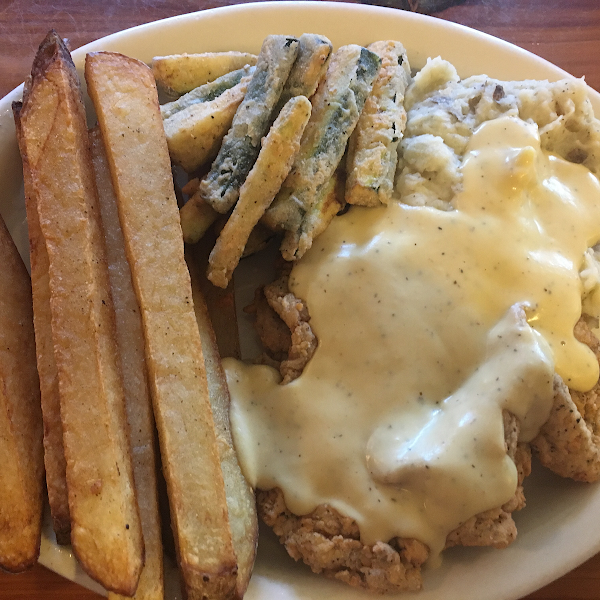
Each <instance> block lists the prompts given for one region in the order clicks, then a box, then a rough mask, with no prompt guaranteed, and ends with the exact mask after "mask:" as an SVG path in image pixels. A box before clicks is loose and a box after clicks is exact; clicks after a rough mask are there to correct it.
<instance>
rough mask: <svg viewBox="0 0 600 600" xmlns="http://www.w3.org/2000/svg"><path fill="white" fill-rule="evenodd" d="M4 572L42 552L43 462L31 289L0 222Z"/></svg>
mask: <svg viewBox="0 0 600 600" xmlns="http://www.w3.org/2000/svg"><path fill="white" fill-rule="evenodd" d="M0 261H1V262H2V269H1V270H0V287H1V289H2V294H0V349H1V350H0V460H2V470H1V471H0V567H1V568H3V569H6V570H7V571H13V572H18V571H23V570H25V569H27V568H28V567H31V566H33V565H34V564H35V563H36V561H37V558H38V555H39V552H40V537H41V531H42V508H43V498H44V463H43V461H44V458H43V448H42V436H43V433H42V414H41V410H40V386H39V379H38V374H37V371H36V362H35V340H34V331H33V311H32V300H31V283H30V280H29V275H28V274H27V269H26V268H25V265H24V264H23V261H22V260H21V257H20V256H19V253H18V252H17V249H16V247H15V245H14V243H13V241H12V239H11V237H10V234H9V233H8V230H7V229H6V226H5V224H4V221H3V220H2V218H0Z"/></svg>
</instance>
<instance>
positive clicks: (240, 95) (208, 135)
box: [163, 76, 250, 173]
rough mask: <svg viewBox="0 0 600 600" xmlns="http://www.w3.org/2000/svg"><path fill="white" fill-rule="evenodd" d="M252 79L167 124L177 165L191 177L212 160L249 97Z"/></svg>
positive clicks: (183, 112) (186, 109)
mask: <svg viewBox="0 0 600 600" xmlns="http://www.w3.org/2000/svg"><path fill="white" fill-rule="evenodd" d="M249 82H250V76H247V77H244V78H243V79H242V80H241V81H240V82H239V83H238V84H237V85H235V86H233V87H232V88H229V89H228V90H225V91H224V92H223V93H222V94H221V95H219V96H218V97H216V98H214V99H213V100H209V101H206V102H197V103H195V104H192V105H190V106H188V107H186V108H184V109H182V110H180V111H178V112H175V113H174V114H173V115H171V116H170V117H169V118H167V119H165V120H164V123H163V125H164V128H165V133H166V135H167V144H168V146H169V153H170V154H171V158H172V159H173V162H175V163H177V164H179V165H181V166H182V167H183V169H184V170H185V171H187V172H188V173H190V172H192V171H195V170H196V169H197V168H198V167H200V166H202V165H203V164H204V163H206V162H208V161H209V160H212V159H213V158H214V157H215V156H216V155H217V153H218V151H219V147H220V146H221V142H222V140H223V137H224V136H225V134H226V133H227V131H228V130H229V128H230V127H231V123H232V121H233V117H234V115H235V113H236V110H237V109H238V107H239V105H240V103H241V102H242V100H243V99H244V96H245V95H246V90H247V89H248V83H249Z"/></svg>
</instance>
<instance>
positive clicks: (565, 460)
mask: <svg viewBox="0 0 600 600" xmlns="http://www.w3.org/2000/svg"><path fill="white" fill-rule="evenodd" d="M575 337H576V338H577V339H578V340H579V341H580V342H582V343H584V344H586V345H587V346H589V347H590V348H591V349H592V350H593V352H594V354H595V355H596V358H597V359H598V360H599V361H600V342H599V341H598V338H597V337H596V336H595V335H594V333H592V331H591V329H590V326H589V325H588V323H587V321H586V319H585V317H582V318H581V319H580V320H579V322H578V323H577V325H576V326H575ZM599 394H600V382H598V383H596V385H595V386H594V387H593V388H592V389H591V390H590V391H589V392H576V391H574V390H569V388H568V387H567V386H566V384H565V382H564V381H563V380H562V379H561V378H560V377H559V376H558V375H556V376H555V377H554V404H553V406H552V410H551V412H550V417H549V418H548V420H547V421H546V423H545V424H544V426H543V427H542V429H541V430H540V433H539V434H538V436H537V437H536V438H535V439H534V440H533V442H532V446H533V448H534V450H535V453H536V454H537V456H538V458H539V459H540V462H541V463H542V464H543V465H544V466H546V467H548V468H549V469H551V470H552V471H554V472H555V473H557V474H558V475H561V476H562V477H570V478H571V479H575V480H576V481H587V482H592V481H597V480H598V479H599V478H600V398H599V397H598V395H599Z"/></svg>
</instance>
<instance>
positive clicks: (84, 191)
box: [20, 32, 144, 595]
mask: <svg viewBox="0 0 600 600" xmlns="http://www.w3.org/2000/svg"><path fill="white" fill-rule="evenodd" d="M20 131H21V136H20V138H21V155H22V158H23V162H24V163H25V164H26V167H25V168H26V171H27V172H28V173H29V174H30V180H31V187H30V191H31V193H32V194H33V196H34V197H35V199H36V203H37V213H38V216H39V224H40V228H41V232H42V235H43V239H44V241H45V244H46V249H47V252H48V260H49V274H50V277H49V287H50V308H51V314H52V338H53V341H54V353H55V360H56V366H57V369H58V379H59V390H60V404H61V406H60V410H61V419H62V424H63V436H64V438H63V439H64V449H65V457H66V475H67V487H68V492H69V508H70V513H71V543H72V545H73V550H74V552H75V554H76V556H77V558H78V559H79V562H80V563H81V565H82V567H83V568H84V570H85V571H86V572H87V573H88V574H89V575H90V576H91V577H92V578H93V579H95V580H97V581H98V582H99V583H101V584H102V585H103V586H104V587H105V588H107V589H109V590H112V591H116V592H119V593H122V594H125V595H132V594H133V593H134V592H135V589H136V586H137V583H138V579H139V575H140V571H141V569H142V565H143V553H144V549H143V541H142V531H141V525H140V519H139V514H138V508H137V502H136V497H135V488H134V483H133V473H132V466H131V456H130V447H129V439H128V426H127V417H126V414H125V402H124V394H123V383H122V378H121V370H120V365H119V355H118V349H117V344H116V340H115V321H114V310H113V305H112V297H111V293H110V284H109V281H108V269H107V265H106V249H105V245H104V239H103V236H102V228H101V223H100V214H99V210H98V198H97V192H96V185H95V180H94V173H93V168H92V163H91V157H90V151H89V139H88V133H87V127H86V122H85V111H84V107H83V102H82V98H81V91H80V88H79V80H78V78H77V72H76V70H75V66H74V65H73V62H72V60H71V56H70V54H69V52H68V50H67V48H66V47H65V45H64V43H63V41H62V39H61V38H60V37H59V36H58V35H57V34H56V32H50V33H49V34H48V36H47V37H46V39H45V40H44V42H42V45H41V46H40V49H39V51H38V53H37V55H36V57H35V59H34V63H33V67H32V76H31V80H30V81H29V82H28V85H27V87H26V89H25V93H24V98H23V107H22V109H21V111H20Z"/></svg>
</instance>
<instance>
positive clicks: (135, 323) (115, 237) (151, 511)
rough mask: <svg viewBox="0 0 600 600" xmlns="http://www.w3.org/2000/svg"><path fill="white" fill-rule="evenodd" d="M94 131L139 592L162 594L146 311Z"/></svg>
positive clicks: (150, 596)
mask: <svg viewBox="0 0 600 600" xmlns="http://www.w3.org/2000/svg"><path fill="white" fill-rule="evenodd" d="M89 135H90V144H91V153H92V163H93V166H94V173H95V176H96V186H97V189H98V201H99V206H100V214H101V217H102V229H103V231H104V238H105V240H106V259H107V262H108V277H109V280H110V286H111V292H112V297H113V303H114V307H115V323H116V336H117V344H118V346H119V355H120V363H121V370H122V373H123V388H124V390H125V406H126V411H127V421H128V423H129V434H130V443H131V454H132V462H133V478H134V482H135V488H136V493H137V500H138V507H139V511H140V519H141V523H142V534H143V537H144V549H145V553H144V557H145V560H144V568H143V569H142V573H141V575H140V579H139V583H138V586H137V589H136V591H135V596H134V598H136V599H137V600H162V598H163V596H164V594H163V589H164V584H163V547H162V538H161V527H160V514H159V510H158V489H157V484H156V464H157V463H156V459H157V457H156V449H155V441H154V417H153V414H152V401H151V398H150V390H149V388H148V371H147V369H146V360H145V355H144V333H143V329H142V317H141V314H140V308H139V305H138V302H137V299H136V297H135V292H134V289H133V283H132V281H131V271H130V269H129V263H128V262H127V257H126V255H125V243H124V241H123V232H122V231H121V225H120V223H119V214H118V211H117V203H116V198H115V193H114V190H113V186H112V181H111V178H110V170H109V168H108V163H107V160H106V153H105V151H104V144H103V142H102V138H101V136H100V131H99V130H98V129H97V128H95V129H93V130H91V131H90V132H89ZM109 598H112V600H117V598H123V596H119V595H117V594H113V593H109Z"/></svg>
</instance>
